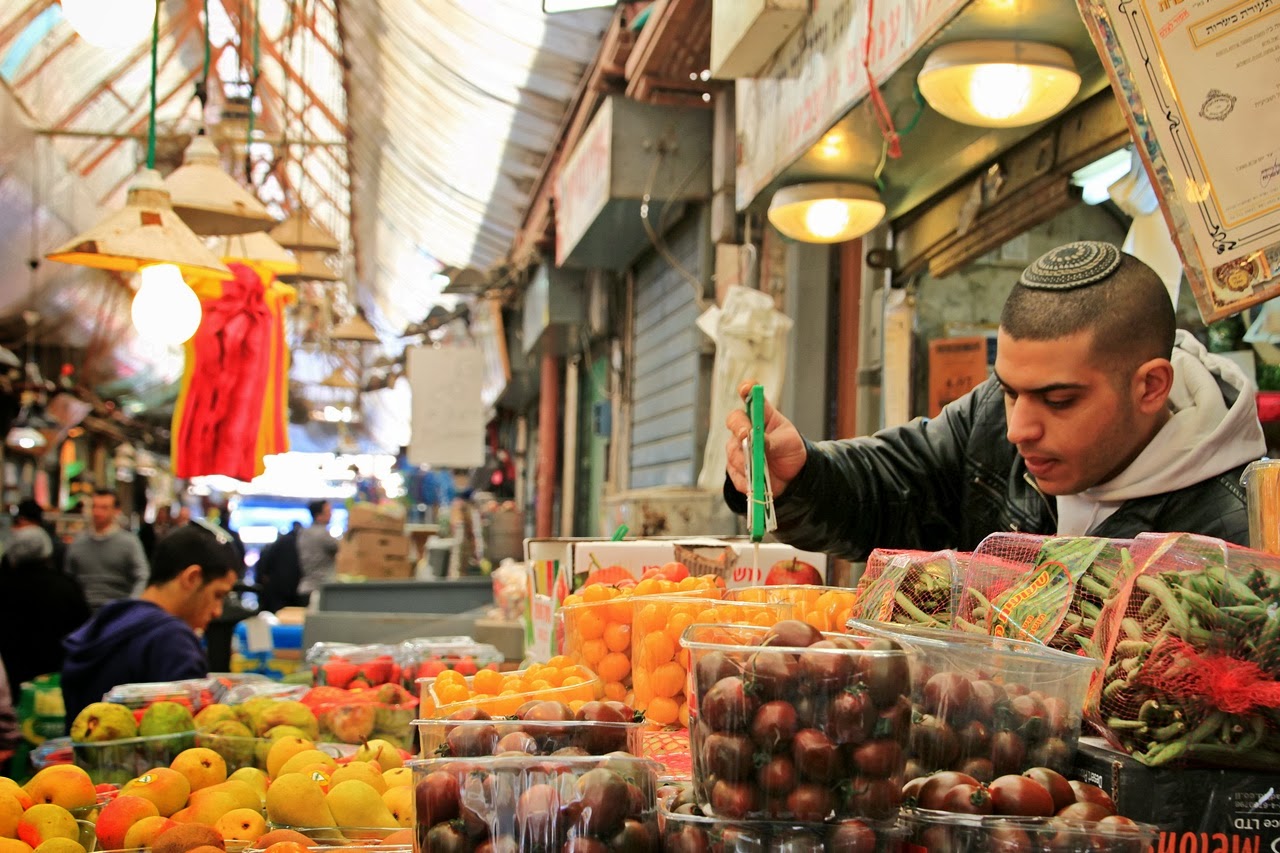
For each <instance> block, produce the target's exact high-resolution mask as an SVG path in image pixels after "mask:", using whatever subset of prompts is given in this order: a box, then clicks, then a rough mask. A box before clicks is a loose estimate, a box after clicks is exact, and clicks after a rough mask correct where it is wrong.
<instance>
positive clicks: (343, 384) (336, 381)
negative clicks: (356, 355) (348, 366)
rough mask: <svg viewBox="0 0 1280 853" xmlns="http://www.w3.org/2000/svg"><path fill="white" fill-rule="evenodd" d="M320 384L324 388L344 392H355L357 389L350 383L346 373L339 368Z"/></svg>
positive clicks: (356, 386) (357, 387) (354, 384)
mask: <svg viewBox="0 0 1280 853" xmlns="http://www.w3.org/2000/svg"><path fill="white" fill-rule="evenodd" d="M320 384H321V385H323V386H324V387H326V388H341V389H342V390H344V391H356V390H358V389H359V386H358V385H356V383H354V382H352V381H351V377H350V376H348V375H347V371H345V370H344V369H342V368H341V367H335V368H334V369H333V372H332V373H330V374H329V375H328V376H326V377H325V378H324V379H323V380H321V382H320Z"/></svg>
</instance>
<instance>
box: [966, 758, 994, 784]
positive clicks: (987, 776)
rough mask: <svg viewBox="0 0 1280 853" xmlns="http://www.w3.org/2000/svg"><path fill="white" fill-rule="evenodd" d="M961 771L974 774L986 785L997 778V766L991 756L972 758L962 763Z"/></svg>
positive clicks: (973, 775) (974, 776)
mask: <svg viewBox="0 0 1280 853" xmlns="http://www.w3.org/2000/svg"><path fill="white" fill-rule="evenodd" d="M960 772H961V773H966V774H968V775H970V776H972V777H973V778H975V779H977V780H978V781H979V782H981V783H983V784H984V785H985V784H986V783H988V782H990V781H991V780H992V779H994V778H996V768H995V765H994V764H992V763H991V759H990V758H970V759H969V760H968V761H966V762H965V763H964V764H961V765H960Z"/></svg>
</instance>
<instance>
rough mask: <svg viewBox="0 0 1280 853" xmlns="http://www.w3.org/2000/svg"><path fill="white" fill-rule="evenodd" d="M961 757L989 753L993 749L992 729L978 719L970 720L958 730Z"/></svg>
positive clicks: (957, 738)
mask: <svg viewBox="0 0 1280 853" xmlns="http://www.w3.org/2000/svg"><path fill="white" fill-rule="evenodd" d="M956 742H957V745H958V746H959V748H960V749H959V757H963V758H971V757H974V756H982V755H987V754H988V753H989V752H990V751H991V730H990V729H988V728H987V726H986V724H984V723H981V722H979V721H978V720H970V721H969V722H967V723H965V724H964V725H963V726H961V727H960V728H959V729H957V730H956Z"/></svg>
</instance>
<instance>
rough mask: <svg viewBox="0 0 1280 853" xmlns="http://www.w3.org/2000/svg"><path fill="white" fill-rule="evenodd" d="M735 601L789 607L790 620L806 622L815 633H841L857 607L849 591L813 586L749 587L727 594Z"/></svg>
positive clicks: (851, 592)
mask: <svg viewBox="0 0 1280 853" xmlns="http://www.w3.org/2000/svg"><path fill="white" fill-rule="evenodd" d="M729 597H730V598H732V599H733V600H735V601H756V602H763V603H766V604H787V605H790V606H791V618H792V619H801V620H804V621H805V622H808V623H809V624H810V625H812V626H813V627H815V628H817V629H818V630H819V631H835V632H837V633H838V632H840V631H843V630H844V626H845V623H846V622H848V621H849V614H850V613H852V612H853V606H854V605H855V604H857V603H858V593H857V592H856V591H854V590H851V589H836V588H833V587H829V586H817V585H815V584H781V585H778V586H749V587H743V588H742V589H735V590H731V591H730V592H729Z"/></svg>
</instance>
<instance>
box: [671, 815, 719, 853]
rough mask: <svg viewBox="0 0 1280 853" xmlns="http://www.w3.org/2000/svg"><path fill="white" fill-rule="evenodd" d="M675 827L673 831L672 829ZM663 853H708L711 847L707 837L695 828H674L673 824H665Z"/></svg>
mask: <svg viewBox="0 0 1280 853" xmlns="http://www.w3.org/2000/svg"><path fill="white" fill-rule="evenodd" d="M673 826H675V829H674V830H673V829H672V827H673ZM662 849H663V851H664V853H710V850H711V845H710V844H709V843H708V842H707V835H706V833H705V832H703V831H702V830H701V829H700V828H698V827H696V826H688V825H685V826H676V825H675V824H674V822H672V823H669V824H667V832H666V835H664V836H663V838H662Z"/></svg>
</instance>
